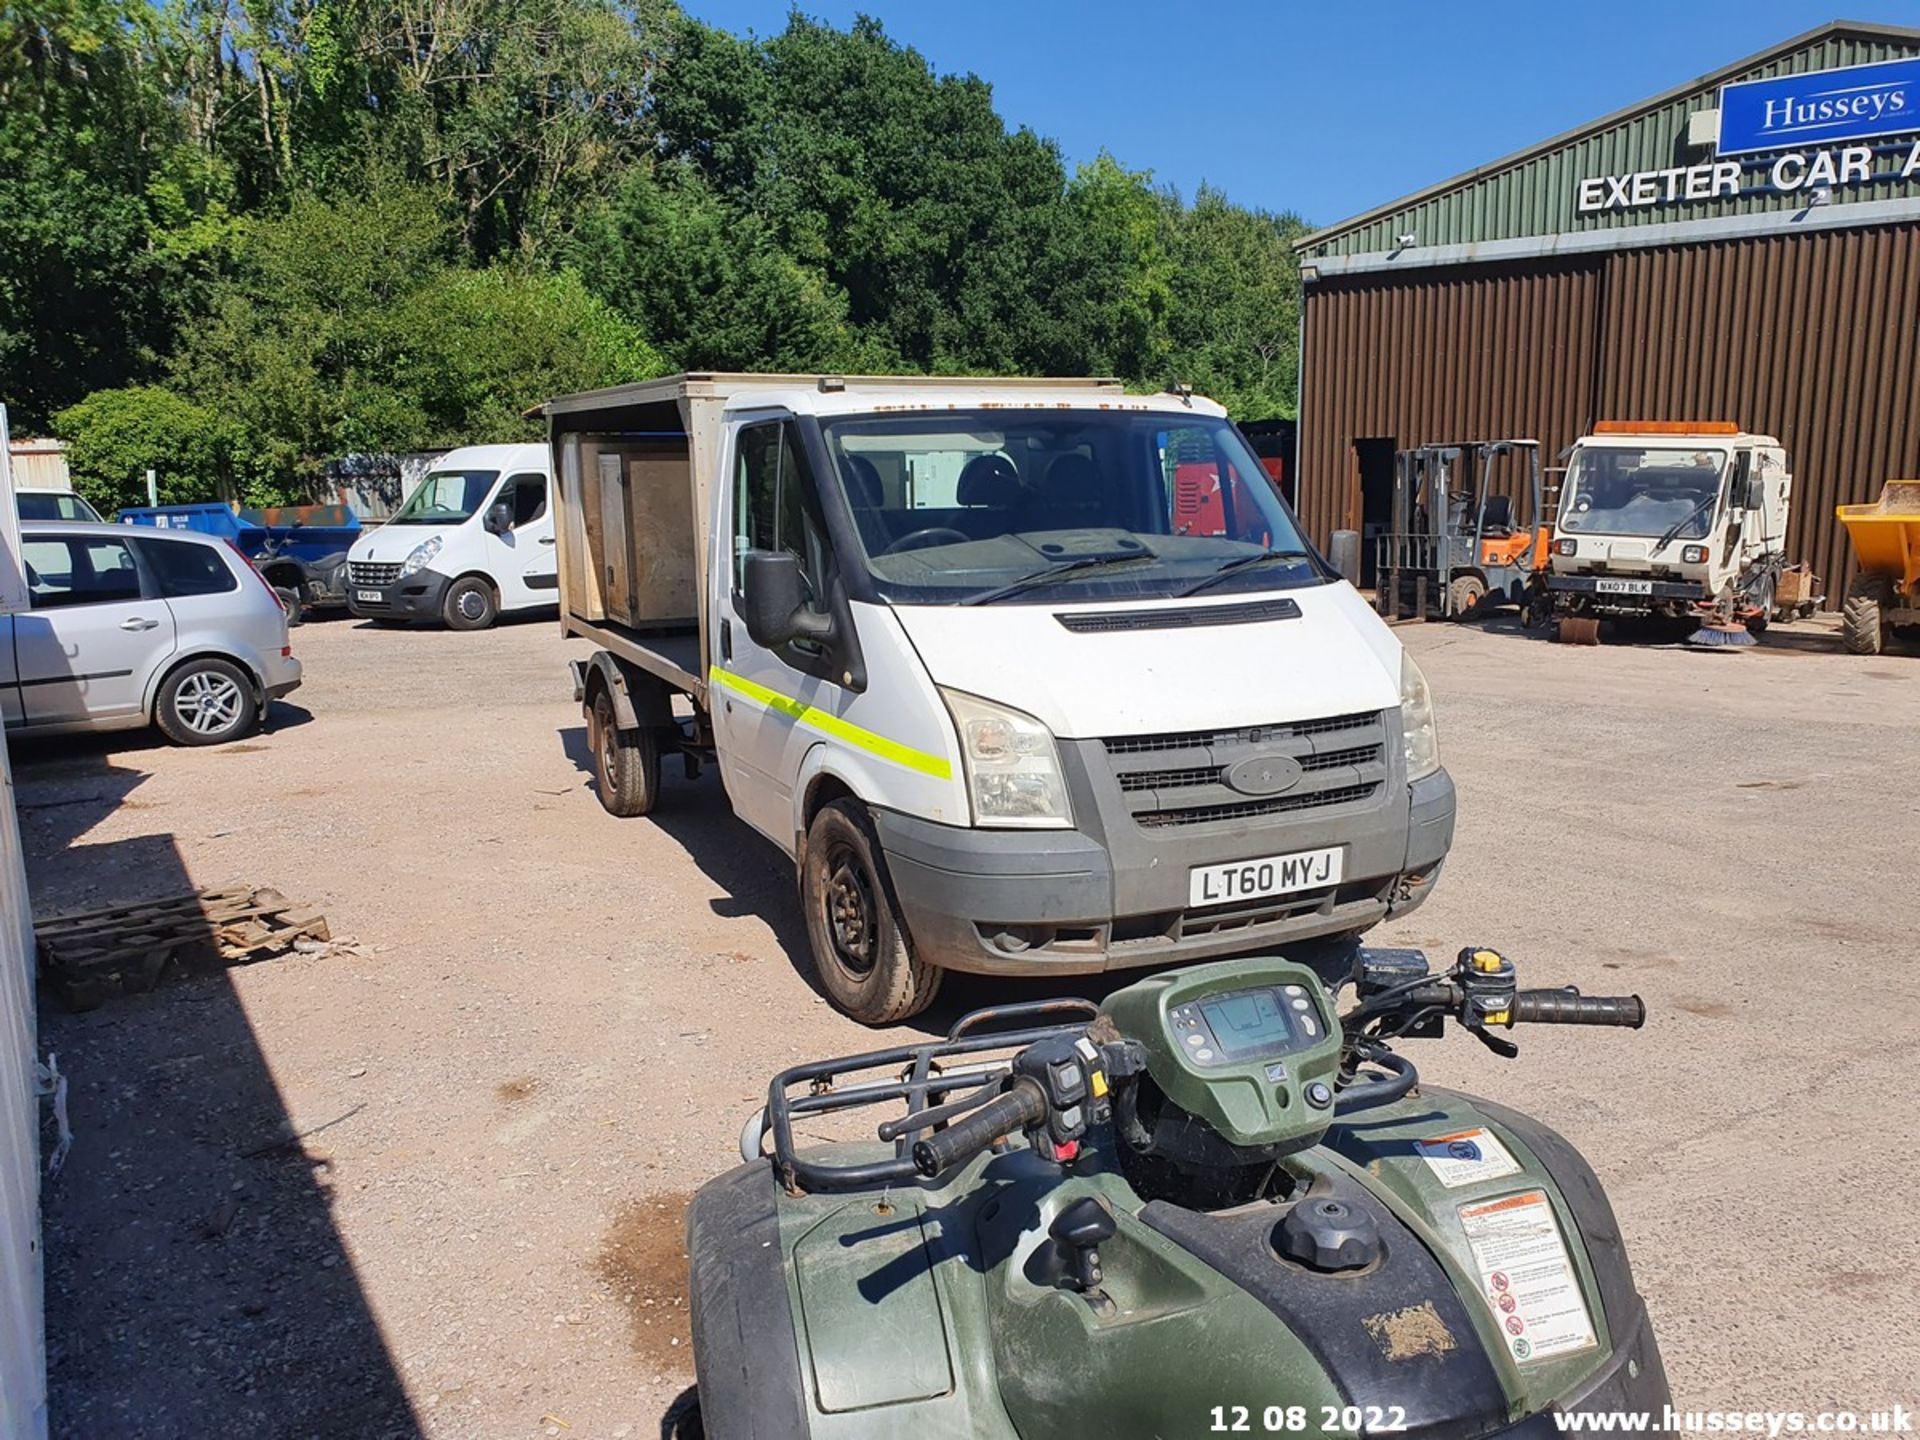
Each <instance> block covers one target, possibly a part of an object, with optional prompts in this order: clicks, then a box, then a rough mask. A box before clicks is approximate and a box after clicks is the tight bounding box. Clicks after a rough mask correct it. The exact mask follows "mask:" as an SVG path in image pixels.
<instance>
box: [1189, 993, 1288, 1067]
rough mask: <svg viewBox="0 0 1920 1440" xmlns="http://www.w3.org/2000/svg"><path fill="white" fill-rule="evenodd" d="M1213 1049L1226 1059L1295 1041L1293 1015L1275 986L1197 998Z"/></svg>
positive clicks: (1283, 1048)
mask: <svg viewBox="0 0 1920 1440" xmlns="http://www.w3.org/2000/svg"><path fill="white" fill-rule="evenodd" d="M1200 1013H1201V1015H1202V1016H1204V1017H1205V1018H1206V1022H1207V1028H1208V1029H1209V1030H1211V1031H1212V1032H1213V1042H1214V1048H1216V1049H1217V1050H1219V1052H1220V1054H1221V1056H1222V1057H1223V1058H1224V1059H1228V1060H1238V1059H1242V1058H1244V1057H1247V1056H1250V1055H1272V1054H1275V1053H1278V1052H1281V1051H1286V1050H1291V1049H1292V1048H1293V1047H1294V1044H1295V1038H1296V1037H1295V1035H1294V1028H1293V1023H1292V1018H1291V1016H1290V1015H1289V1013H1288V1010H1287V1005H1286V1001H1285V997H1283V996H1282V995H1281V993H1280V992H1279V991H1278V990H1277V989H1264V990H1241V991H1237V992H1235V993H1234V994H1230V995H1214V996H1210V997H1208V998H1207V999H1205V1000H1202V1001H1200Z"/></svg>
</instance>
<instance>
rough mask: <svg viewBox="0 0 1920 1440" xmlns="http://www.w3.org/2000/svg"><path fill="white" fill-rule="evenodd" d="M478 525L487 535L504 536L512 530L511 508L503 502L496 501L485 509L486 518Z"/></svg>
mask: <svg viewBox="0 0 1920 1440" xmlns="http://www.w3.org/2000/svg"><path fill="white" fill-rule="evenodd" d="M480 523H481V524H482V525H484V526H486V528H487V533H488V534H489V535H504V534H506V533H507V532H508V531H509V530H511V529H513V507H512V506H511V505H509V504H507V502H506V501H504V500H499V501H496V502H495V503H493V504H492V505H489V506H488V507H487V513H486V518H485V519H483V520H482V521H481V522H480Z"/></svg>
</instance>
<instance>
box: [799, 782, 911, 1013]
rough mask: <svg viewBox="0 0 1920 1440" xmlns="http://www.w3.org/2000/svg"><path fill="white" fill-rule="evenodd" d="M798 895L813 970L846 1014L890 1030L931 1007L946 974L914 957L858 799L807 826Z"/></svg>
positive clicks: (839, 803) (828, 808)
mask: <svg viewBox="0 0 1920 1440" xmlns="http://www.w3.org/2000/svg"><path fill="white" fill-rule="evenodd" d="M800 898H801V903H802V904H803V905H804V906H805V907H806V912H807V939H808V941H809V942H810V943H811V945H812V948H813V967H814V971H815V973H817V974H818V975H819V977H820V986H821V988H822V989H823V990H825V991H826V992H827V998H828V999H829V1000H831V1001H833V1003H834V1004H835V1005H836V1006H838V1007H839V1008H840V1009H841V1010H843V1011H845V1012H846V1013H847V1014H848V1015H851V1016H852V1017H853V1018H854V1019H855V1020H858V1021H859V1022H860V1023H861V1024H863V1025H891V1024H892V1023H893V1022H894V1021H896V1020H905V1019H906V1018H907V1017H909V1016H911V1015H918V1014H919V1013H920V1012H921V1011H922V1010H924V1009H926V1008H927V1006H929V1005H931V1004H932V1003H933V997H934V996H935V995H936V994H938V993H939V990H940V976H941V973H942V972H941V971H940V969H939V968H938V967H937V966H933V965H928V964H925V963H924V962H922V961H920V960H918V959H916V958H915V957H914V953H913V945H912V942H911V940H910V939H909V938H908V935H907V928H906V926H905V925H904V924H903V923H902V922H901V919H900V907H899V904H898V902H897V901H896V900H895V899H894V896H893V883H892V881H891V880H890V879H889V878H888V876H887V868H886V862H885V860H884V859H883V858H882V856H881V853H880V842H879V841H878V840H877V839H876V838H875V837H874V833H873V824H872V822H871V821H870V820H868V819H867V812H866V810H865V809H864V808H863V807H862V806H861V805H860V803H859V802H858V801H856V800H847V799H842V800H834V801H831V802H830V803H828V804H827V805H824V806H822V807H821V810H820V813H819V814H817V815H815V816H814V817H813V823H812V824H811V825H809V826H808V827H807V852H806V859H805V861H804V862H803V863H802V865H801V867H800Z"/></svg>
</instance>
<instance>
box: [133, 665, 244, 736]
mask: <svg viewBox="0 0 1920 1440" xmlns="http://www.w3.org/2000/svg"><path fill="white" fill-rule="evenodd" d="M153 723H154V724H155V725H157V726H159V727H160V733H161V734H162V735H165V736H166V737H167V739H169V740H171V741H172V742H173V743H174V744H176V745H224V744H225V743H226V742H227V741H229V740H238V739H240V738H241V737H243V736H246V735H251V734H252V733H253V732H254V731H255V730H256V729H258V728H259V725H260V703H259V701H258V699H257V698H256V696H255V692H254V688H253V677H252V676H250V675H249V674H247V672H246V671H244V670H242V669H241V668H240V667H239V666H238V665H236V664H234V663H233V662H232V661H231V660H221V659H219V658H217V657H215V656H211V655H208V656H203V657H201V658H199V659H195V660H189V661H187V663H186V664H184V665H182V666H181V667H180V668H179V669H178V670H175V671H174V672H173V673H172V674H171V675H169V676H167V678H166V680H165V682H164V683H163V684H162V685H161V686H160V695H159V698H158V699H156V700H155V701H154V705H153Z"/></svg>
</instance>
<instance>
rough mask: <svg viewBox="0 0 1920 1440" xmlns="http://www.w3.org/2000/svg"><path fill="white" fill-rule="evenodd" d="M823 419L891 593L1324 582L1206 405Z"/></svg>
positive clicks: (1269, 489)
mask: <svg viewBox="0 0 1920 1440" xmlns="http://www.w3.org/2000/svg"><path fill="white" fill-rule="evenodd" d="M821 428H822V433H823V434H824V436H825V439H826V444H827V452H828V455H829V457H830V459H831V460H832V462H833V469H834V476H833V479H834V482H835V483H837V484H838V485H839V487H840V488H841V490H842V491H843V492H844V494H845V498H846V501H847V505H848V507H849V508H850V509H851V511H852V513H853V519H854V525H855V528H856V529H857V530H858V532H859V536H860V543H861V546H862V548H863V549H864V551H865V560H866V564H867V568H868V572H869V574H870V575H871V577H872V580H873V584H874V587H875V588H876V589H877V590H878V591H879V592H880V594H881V595H882V596H884V597H885V598H886V599H888V600H890V601H893V602H895V603H901V604H955V603H963V602H968V601H973V602H980V601H984V600H999V599H1005V600H1007V601H1009V602H1015V601H1026V600H1032V601H1052V602H1055V603H1057V602H1058V601H1060V600H1061V599H1063V598H1064V599H1075V600H1078V599H1091V598H1106V599H1111V598H1114V597H1116V596H1125V597H1127V598H1137V599H1146V598H1165V597H1167V596H1172V595H1179V594H1181V593H1183V592H1185V591H1186V590H1188V589H1189V588H1191V587H1196V586H1198V587H1201V588H1205V589H1207V590H1208V592H1209V593H1210V594H1230V593H1236V592H1241V591H1248V590H1264V589H1273V588H1281V587H1292V586H1300V585H1307V584H1319V583H1322V582H1323V581H1324V579H1325V578H1326V577H1325V574H1324V572H1323V571H1322V569H1321V567H1320V565H1319V563H1318V561H1317V560H1316V559H1315V558H1314V557H1313V556H1312V554H1311V553H1310V548H1309V547H1308V545H1307V544H1306V542H1305V541H1304V540H1303V539H1302V537H1301V534H1300V531H1299V528H1298V526H1297V525H1296V523H1295V521H1294V518H1293V516H1292V514H1291V513H1290V512H1289V511H1288V510H1287V507H1286V505H1285V504H1284V503H1283V502H1282V501H1281V499H1280V497H1279V495H1278V494H1277V493H1276V492H1275V490H1274V488H1273V482H1272V481H1271V479H1270V478H1269V477H1268V475H1267V473H1266V471H1265V470H1264V469H1263V468H1262V467H1261V465H1260V462H1259V459H1258V458H1257V457H1256V456H1255V455H1254V454H1253V452H1252V450H1251V449H1250V448H1249V447H1248V446H1247V444H1246V442H1245V441H1244V440H1243V439H1242V438H1241V437H1240V434H1239V432H1238V431H1236V430H1235V429H1234V428H1233V426H1232V425H1230V424H1228V423H1227V422H1226V421H1225V420H1222V419H1218V418H1215V417H1212V416H1207V415H1183V414H1169V413H1167V412H1165V411H1154V410H1146V411H1140V410H1118V409H1116V410H1095V409H1077V408H1075V409H1046V410H1042V409H1031V410H1023V409H1018V408H1007V409H983V410H974V411H964V410H941V411H937V412H924V413H901V414H892V413H889V414H881V415H852V416H846V417H842V418H837V419H830V420H826V421H824V422H823V423H822V427H821ZM1010 587H1011V588H1010Z"/></svg>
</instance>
